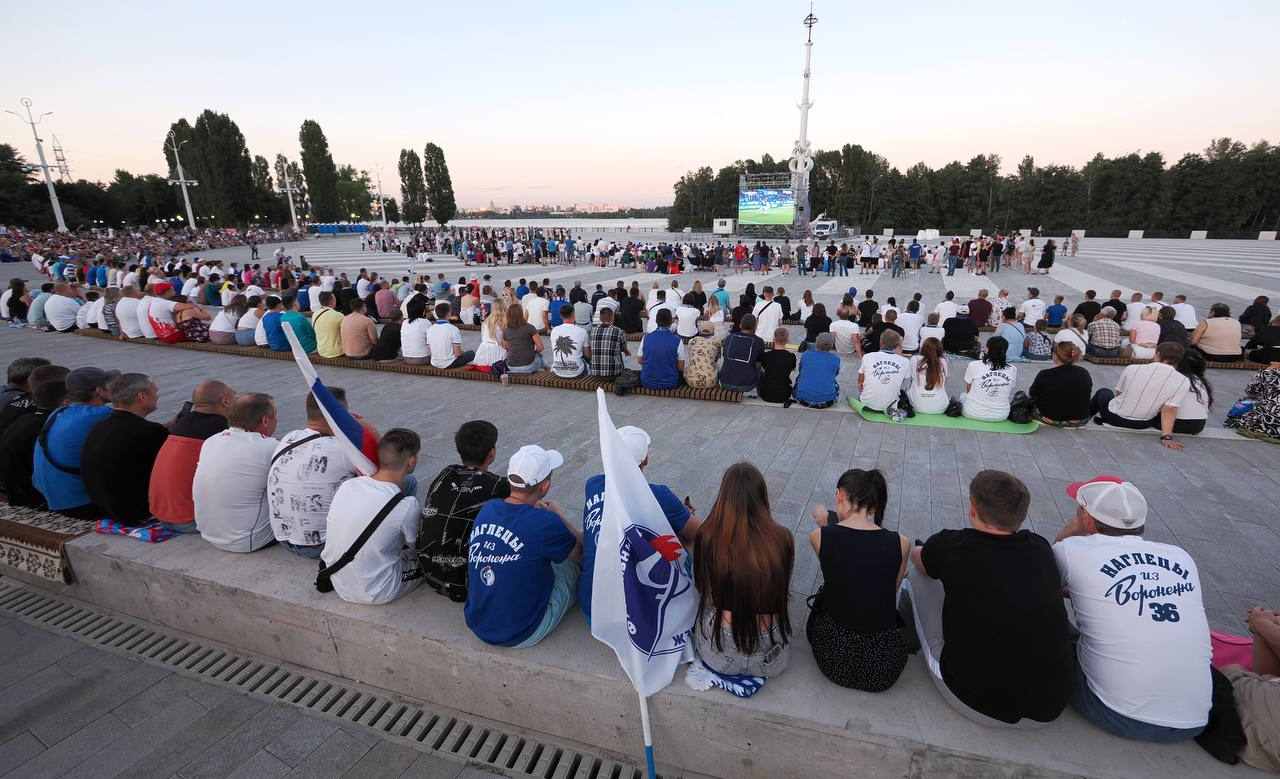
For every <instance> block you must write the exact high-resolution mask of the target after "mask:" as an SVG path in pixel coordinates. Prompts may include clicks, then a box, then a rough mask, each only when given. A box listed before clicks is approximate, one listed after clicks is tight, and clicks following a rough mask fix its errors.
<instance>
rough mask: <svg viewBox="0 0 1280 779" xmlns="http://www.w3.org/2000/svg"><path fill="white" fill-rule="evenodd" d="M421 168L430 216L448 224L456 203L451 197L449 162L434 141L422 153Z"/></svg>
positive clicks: (456, 211) (456, 208) (456, 206)
mask: <svg viewBox="0 0 1280 779" xmlns="http://www.w3.org/2000/svg"><path fill="white" fill-rule="evenodd" d="M422 169H423V173H424V177H425V179H426V186H427V205H428V206H429V207H430V209H431V218H432V219H434V220H435V221H436V223H437V224H441V225H445V224H448V223H449V221H450V220H452V219H453V217H454V215H456V214H457V213H458V204H457V202H456V201H455V200H454V197H453V179H451V178H450V177H449V164H448V163H447V162H445V160H444V150H443V149H441V148H440V147H439V146H436V145H435V144H434V143H428V144H427V148H426V149H424V150H423V153H422Z"/></svg>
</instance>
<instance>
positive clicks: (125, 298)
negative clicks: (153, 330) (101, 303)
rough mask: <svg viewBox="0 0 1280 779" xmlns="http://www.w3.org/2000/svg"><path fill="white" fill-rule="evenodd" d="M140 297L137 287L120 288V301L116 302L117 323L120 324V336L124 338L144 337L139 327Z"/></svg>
mask: <svg viewBox="0 0 1280 779" xmlns="http://www.w3.org/2000/svg"><path fill="white" fill-rule="evenodd" d="M138 297H139V295H138V288H137V287H132V286H124V287H121V288H120V300H119V301H117V302H116V321H117V322H119V323H120V334H121V335H122V336H123V337H124V338H141V337H142V328H141V327H140V326H139V325H138Z"/></svg>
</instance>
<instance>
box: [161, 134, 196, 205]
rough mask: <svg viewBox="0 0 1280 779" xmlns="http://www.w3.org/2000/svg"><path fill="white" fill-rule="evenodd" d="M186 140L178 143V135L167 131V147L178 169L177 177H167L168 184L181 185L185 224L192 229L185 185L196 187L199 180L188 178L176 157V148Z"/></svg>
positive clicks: (178, 158) (180, 160)
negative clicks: (185, 216)
mask: <svg viewBox="0 0 1280 779" xmlns="http://www.w3.org/2000/svg"><path fill="white" fill-rule="evenodd" d="M187 140H190V139H187ZM186 142H187V141H183V142H182V143H178V136H177V135H176V134H175V133H174V132H173V130H170V131H169V147H170V148H171V149H173V164H174V165H175V166H176V167H177V169H178V177H177V178H176V179H169V186H174V185H175V184H176V185H177V186H179V187H182V204H183V205H185V206H186V207H187V224H189V225H191V227H192V229H195V226H196V217H195V214H193V213H192V211H191V198H190V196H188V195H187V187H188V186H192V187H198V186H200V182H198V181H196V180H195V179H188V178H187V177H186V175H185V174H183V172H182V159H181V158H180V157H178V149H179V148H180V147H182V145H183V144H185V143H186Z"/></svg>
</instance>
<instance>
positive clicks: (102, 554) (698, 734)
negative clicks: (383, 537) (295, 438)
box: [46, 535, 1234, 779]
mask: <svg viewBox="0 0 1280 779" xmlns="http://www.w3.org/2000/svg"><path fill="white" fill-rule="evenodd" d="M68 552H69V555H70V558H71V562H72V566H73V568H74V570H75V572H76V577H77V583H76V584H74V585H72V586H71V587H70V588H69V590H70V594H72V595H74V596H75V597H78V598H81V599H83V600H86V601H89V602H91V603H95V604H98V605H101V606H103V607H105V608H109V609H114V610H117V611H122V612H124V613H127V614H130V615H132V616H135V617H138V618H142V619H146V620H149V621H152V622H155V623H159V624H161V625H166V626H170V627H173V628H175V629H178V630H182V631H185V632H188V633H192V634H195V635H198V636H203V637H206V638H209V639H212V640H215V641H219V642H222V643H225V644H229V645H231V646H234V647H237V648H241V649H243V650H245V651H249V652H254V653H259V654H263V655H267V656H270V657H273V658H278V659H280V660H283V661H287V662H290V663H294V664H297V665H301V666H305V667H308V668H313V669H317V670H320V671H323V672H327V673H330V674H334V675H337V676H342V677H345V678H349V679H353V680H356V681H360V682H363V683H367V684H372V685H375V686H378V687H382V688H385V689H387V690H391V691H394V692H400V693H403V694H405V695H410V696H413V697H416V698H420V699H423V700H426V701H429V702H432V703H437V704H439V705H443V706H447V707H450V708H453V709H457V710H461V711H464V712H468V713H471V714H474V715H477V716H480V717H485V718H488V719H492V720H496V721H499V722H507V723H511V724H514V725H516V726H519V727H523V728H527V729H530V730H534V731H539V732H543V733H547V734H549V735H552V736H555V737H559V738H564V739H569V740H572V741H576V742H579V743H584V744H589V745H592V746H594V747H596V748H598V749H600V750H602V751H604V752H606V753H612V754H613V755H615V756H626V757H628V758H629V759H630V760H633V761H634V760H635V759H637V756H638V755H639V753H640V744H641V735H640V727H639V717H638V713H637V701H636V696H635V693H634V691H633V690H632V688H631V687H630V685H629V683H628V682H627V681H626V679H625V677H624V676H623V674H622V672H621V670H620V669H619V668H618V665H617V662H616V660H615V658H614V657H613V655H612V652H611V651H610V650H609V649H608V648H607V647H606V646H604V645H603V644H601V643H599V642H597V641H595V640H592V639H591V638H590V634H589V632H588V631H587V628H586V625H585V622H584V620H583V619H582V617H581V615H580V613H578V612H577V610H576V609H575V610H574V612H573V613H572V614H571V615H570V616H569V617H568V618H566V620H565V623H564V624H562V625H561V626H560V627H559V628H558V629H557V631H556V632H555V633H553V634H552V635H551V636H550V637H549V638H548V639H547V640H546V641H545V642H544V643H543V644H541V645H539V646H537V647H534V648H533V649H529V650H519V651H517V650H506V649H498V648H494V647H489V646H487V645H485V644H483V643H481V642H479V641H478V640H476V639H475V638H474V637H472V636H471V635H470V633H469V632H468V631H467V630H466V628H465V626H464V624H463V619H462V610H461V607H460V606H458V605H456V604H453V603H451V602H449V601H448V600H447V599H445V598H443V597H441V596H439V595H437V594H436V593H434V592H432V591H430V590H427V589H420V590H418V591H415V592H413V593H411V594H409V595H408V596H407V597H405V598H402V599H401V600H399V601H397V602H395V603H392V604H389V605H387V606H381V607H367V606H357V605H353V604H348V603H344V602H343V601H341V600H339V599H338V598H337V596H336V595H334V594H329V595H321V594H319V593H317V592H316V591H315V589H314V587H313V586H312V581H313V579H314V570H315V568H314V565H313V564H312V562H311V561H307V560H302V559H301V558H298V557H296V556H293V555H290V554H289V553H287V552H286V551H284V550H283V549H280V548H278V547H276V548H272V549H267V550H264V551H261V552H257V553H254V554H252V555H231V554H227V553H224V552H220V551H218V550H216V549H214V548H213V547H210V546H209V545H207V544H205V543H204V542H203V541H202V540H201V539H199V538H198V537H191V536H184V537H178V538H175V539H172V540H170V541H167V542H165V543H163V544H158V545H149V544H140V543H137V542H135V541H132V540H129V539H125V538H120V537H107V536H97V535H91V536H86V537H83V538H80V539H77V540H75V541H73V542H72V543H71V544H69V545H68ZM46 586H50V587H54V586H55V585H52V584H49V583H46ZM805 616H806V611H805V607H804V604H803V601H802V600H801V599H800V598H799V597H797V598H796V601H795V603H794V604H793V623H794V624H795V625H796V630H797V636H796V643H795V645H794V647H793V655H792V660H791V665H790V667H789V668H788V670H787V673H786V674H784V675H782V676H780V677H778V678H777V679H774V680H771V681H770V682H769V683H768V684H767V685H766V687H765V689H764V690H763V691H761V692H760V693H759V694H758V695H757V696H756V697H755V698H753V699H751V700H749V701H743V700H739V699H736V698H733V697H732V696H729V695H727V694H724V693H720V692H694V691H692V690H691V689H689V688H688V687H687V686H686V685H685V684H684V682H683V671H681V672H680V673H679V674H678V675H677V677H676V680H675V681H674V682H673V684H672V685H671V686H670V687H668V688H667V689H666V690H663V691H662V692H661V693H659V694H658V695H656V696H654V698H653V699H651V702H650V708H651V711H652V715H653V716H652V719H653V728H654V739H655V744H656V745H657V754H658V760H659V763H660V764H664V765H666V766H675V767H679V768H680V769H683V770H685V771H689V772H695V773H698V774H706V775H709V776H724V777H735V778H736V777H770V778H772V777H796V778H797V779H799V778H800V777H805V778H817V777H847V776H851V775H857V776H860V777H908V776H910V777H917V776H924V775H927V776H940V777H978V776H982V777H988V776H1010V777H1012V776H1018V777H1058V776H1066V775H1087V776H1099V777H1128V776H1153V777H1156V776H1158V777H1162V779H1163V778H1167V777H1169V776H1199V777H1212V776H1229V775H1234V774H1230V773H1227V771H1229V769H1226V768H1225V767H1223V766H1219V765H1218V764H1216V763H1214V762H1213V761H1212V760H1211V759H1210V758H1209V757H1208V756H1207V755H1205V754H1204V753H1203V752H1200V751H1199V749H1198V748H1197V747H1195V746H1194V745H1190V744H1185V745H1179V746H1176V747H1154V746H1150V745H1141V744H1135V743H1133V742H1126V741H1121V740H1119V739H1113V738H1111V737H1109V736H1106V735H1104V734H1101V733H1100V732H1098V731H1096V730H1093V729H1092V728H1091V727H1090V726H1088V725H1087V724H1086V723H1084V722H1083V721H1082V720H1080V719H1079V718H1078V717H1076V716H1075V715H1074V714H1072V713H1070V712H1068V713H1067V714H1065V715H1064V716H1063V717H1062V719H1061V720H1060V721H1059V722H1058V723H1055V724H1054V725H1053V726H1052V727H1051V728H1047V729H1044V730H1040V731H1034V732H1025V733H1024V732H1021V731H1012V730H1010V731H996V730H991V729H987V728H983V727H981V726H978V725H975V724H973V723H970V722H968V721H967V720H965V719H963V718H961V717H959V716H958V715H957V714H955V713H954V712H953V711H952V710H951V709H949V708H948V707H947V706H946V705H945V704H944V703H943V701H942V699H941V698H940V697H939V696H938V694H937V692H936V691H935V690H934V689H933V686H932V683H931V682H930V681H929V679H928V677H927V674H926V673H925V672H924V671H923V663H922V662H921V661H920V659H919V658H913V659H912V661H911V662H910V663H909V664H908V667H907V671H906V672H905V673H904V675H903V677H902V678H901V679H900V680H899V682H898V683H897V685H896V686H895V687H894V688H893V689H892V690H890V691H889V692H886V693H883V694H880V695H871V694H866V693H859V692H856V691H852V690H846V689H843V688H840V687H837V686H835V685H833V684H831V683H830V682H829V681H827V680H826V679H825V678H824V677H823V676H822V675H821V674H820V673H819V672H818V671H817V668H816V666H815V664H814V662H813V658H812V654H811V652H810V650H809V647H808V645H807V644H806V643H805V641H804V638H803V627H802V626H803V624H804V618H805ZM1086 745H1087V746H1086Z"/></svg>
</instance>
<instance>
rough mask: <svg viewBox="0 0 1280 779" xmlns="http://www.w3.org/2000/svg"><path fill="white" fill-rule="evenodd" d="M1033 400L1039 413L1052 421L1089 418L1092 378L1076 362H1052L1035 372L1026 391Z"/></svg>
mask: <svg viewBox="0 0 1280 779" xmlns="http://www.w3.org/2000/svg"><path fill="white" fill-rule="evenodd" d="M1027 394H1029V395H1030V396H1031V399H1032V400H1034V401H1035V402H1036V408H1037V409H1038V410H1039V411H1040V416H1042V417H1045V418H1046V419H1052V420H1053V421H1055V422H1071V421H1079V420H1081V419H1088V418H1089V398H1091V397H1092V396H1093V377H1091V376H1090V375H1089V371H1087V370H1085V369H1084V368H1082V367H1080V366H1079V365H1056V366H1054V367H1052V368H1046V369H1044V370H1042V371H1040V372H1039V373H1037V374H1036V378H1035V380H1034V381H1032V382H1031V391H1030V392H1029V393H1027Z"/></svg>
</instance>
